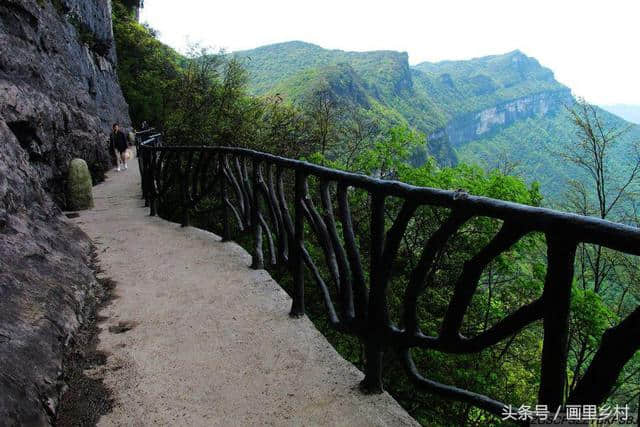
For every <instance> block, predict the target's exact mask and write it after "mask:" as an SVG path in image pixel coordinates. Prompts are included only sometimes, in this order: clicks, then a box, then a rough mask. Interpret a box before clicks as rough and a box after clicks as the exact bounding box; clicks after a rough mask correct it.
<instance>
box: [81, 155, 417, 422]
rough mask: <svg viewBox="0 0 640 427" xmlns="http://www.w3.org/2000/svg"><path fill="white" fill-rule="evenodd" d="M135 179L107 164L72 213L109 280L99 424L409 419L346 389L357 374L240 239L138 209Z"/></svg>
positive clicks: (384, 401)
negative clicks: (85, 202)
mask: <svg viewBox="0 0 640 427" xmlns="http://www.w3.org/2000/svg"><path fill="white" fill-rule="evenodd" d="M139 177H140V175H139V173H138V170H137V165H136V162H131V167H130V168H129V170H128V171H126V172H119V173H116V172H111V173H110V175H109V177H108V179H107V181H106V182H105V183H104V184H101V185H99V186H97V187H95V188H94V197H95V205H96V207H95V209H93V210H92V211H87V212H83V213H82V214H81V216H80V217H79V218H77V219H76V220H75V222H76V223H77V224H78V225H79V226H80V227H81V228H82V229H83V230H84V231H85V232H86V233H87V234H88V235H89V236H90V237H91V238H92V239H93V241H94V242H95V244H96V246H97V249H98V253H99V257H100V265H101V267H102V269H104V271H105V273H104V274H105V275H106V276H108V277H110V278H112V279H114V280H115V281H116V282H117V287H116V291H115V292H116V295H117V298H116V299H115V300H114V301H113V303H111V304H110V305H109V306H108V307H106V308H105V309H104V310H103V311H102V312H101V313H100V314H101V315H102V316H104V317H105V320H104V322H103V323H102V325H101V328H102V331H101V333H100V335H99V339H100V344H99V346H98V349H99V350H102V351H104V352H107V353H108V358H107V362H106V365H104V366H101V367H99V368H97V369H96V370H95V371H93V372H91V373H89V374H90V376H92V377H95V378H104V382H105V384H106V385H107V387H108V388H109V389H111V390H112V391H113V397H114V399H115V408H114V410H113V411H112V412H111V413H109V414H108V415H106V416H104V417H103V418H102V419H101V421H100V424H101V425H150V424H159V425H255V424H260V425H350V426H353V425H362V426H365V425H414V424H415V421H414V420H412V419H411V418H410V417H409V416H408V415H407V413H406V412H405V411H404V410H403V409H402V408H401V407H400V406H399V405H398V404H397V403H396V402H395V401H394V400H393V399H392V398H391V397H390V396H389V395H388V394H386V393H385V394H382V395H373V396H365V395H363V394H361V393H360V392H359V391H357V390H356V389H355V388H354V385H356V384H358V382H359V380H360V379H361V378H362V376H363V375H362V374H361V373H360V372H359V371H358V370H357V369H356V368H355V367H354V366H352V365H351V364H350V363H348V362H346V361H345V360H344V359H342V358H341V357H340V356H339V355H338V354H337V352H336V351H335V350H334V349H333V348H332V347H331V346H330V345H329V344H328V342H327V341H326V340H325V338H324V337H323V336H322V335H321V334H320V333H319V332H318V331H317V330H316V329H315V328H314V326H313V325H312V323H311V322H310V321H309V320H308V319H307V318H303V319H291V318H290V317H289V316H288V311H289V307H290V304H291V302H290V299H289V297H288V296H287V295H286V293H285V292H284V291H283V290H282V289H281V288H280V287H279V286H278V284H277V283H275V282H274V281H273V279H271V277H270V276H269V274H267V273H266V272H265V271H263V270H258V271H256V270H251V269H249V268H248V265H249V264H250V257H249V255H248V254H247V253H246V252H245V251H244V250H243V249H242V248H240V247H239V246H238V245H236V244H235V243H221V242H220V240H219V238H218V237H217V236H215V235H213V234H210V233H207V232H204V231H201V230H198V229H194V228H181V227H180V226H179V225H177V224H173V223H170V222H167V221H164V220H162V219H159V218H157V217H149V211H148V209H146V208H143V207H142V206H143V202H142V200H141V199H140V183H139ZM118 325H120V326H123V327H120V328H119V327H118ZM129 328H131V329H129ZM110 329H111V330H110ZM123 329H125V331H124V332H123V331H122V330H123ZM126 329H129V330H126Z"/></svg>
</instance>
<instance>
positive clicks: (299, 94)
mask: <svg viewBox="0 0 640 427" xmlns="http://www.w3.org/2000/svg"><path fill="white" fill-rule="evenodd" d="M235 55H236V56H238V57H240V58H242V59H243V60H244V64H245V66H246V68H247V70H248V73H249V87H250V90H251V91H252V92H253V93H254V94H257V95H274V94H278V95H280V96H282V97H283V98H285V99H287V98H288V99H289V100H291V101H293V102H304V100H305V99H307V98H308V97H310V96H312V95H313V94H314V93H315V92H317V91H318V90H319V88H324V90H329V91H330V92H331V93H332V94H333V96H334V98H335V99H336V100H337V101H338V102H339V103H341V104H343V105H347V106H348V107H349V108H351V109H355V110H359V111H362V112H363V113H364V114H367V115H369V116H371V117H375V119H376V121H377V122H378V123H381V124H382V126H390V125H395V124H404V125H409V126H411V127H413V128H415V129H417V130H419V131H420V132H422V133H423V134H424V135H425V136H426V137H427V139H428V150H427V151H428V152H429V154H430V155H432V156H434V157H435V158H436V160H437V161H438V163H439V164H440V165H452V164H457V163H458V161H459V160H463V161H464V162H465V163H477V164H480V165H482V166H483V167H486V168H489V169H490V168H495V167H498V168H500V167H503V166H504V164H502V163H505V162H507V163H509V164H510V165H511V166H509V168H510V172H511V173H518V174H519V175H521V176H522V177H524V178H525V179H526V180H527V181H529V182H532V181H540V182H542V184H543V185H542V191H543V193H544V194H545V195H547V196H548V197H550V198H552V199H554V198H558V197H560V196H561V195H562V192H563V188H564V186H565V184H566V183H567V182H568V180H569V179H571V178H572V177H575V174H576V173H577V172H576V170H574V169H572V168H571V167H569V168H567V165H566V162H565V161H562V160H561V159H559V158H558V156H557V152H558V151H562V147H563V146H565V145H566V144H568V143H570V141H571V139H572V138H573V137H574V134H573V131H572V127H571V123H570V121H569V118H568V116H567V108H570V107H571V106H572V105H573V104H574V102H575V99H574V97H573V96H572V94H571V89H570V88H568V87H567V86H565V85H563V84H561V83H559V82H558V81H557V80H556V79H555V77H554V74H553V71H552V70H550V69H549V68H546V67H544V66H542V65H541V64H540V63H539V62H538V61H537V60H536V59H535V58H532V57H529V56H527V55H525V54H524V53H522V52H521V51H519V50H515V51H512V52H509V53H506V54H503V55H491V56H485V57H480V58H474V59H470V60H459V61H441V62H435V63H431V62H423V63H420V64H417V65H414V66H411V65H410V64H409V57H408V55H407V53H405V52H395V51H372V52H347V51H342V50H329V49H323V48H322V47H320V46H317V45H313V44H310V43H304V42H301V41H293V42H285V43H279V44H274V45H269V46H263V47H259V48H256V49H253V50H248V51H241V52H236V53H235ZM600 111H601V114H602V116H603V117H604V118H605V120H606V121H607V122H608V123H609V124H610V125H611V126H613V127H616V128H624V127H627V126H628V125H629V123H627V122H625V121H624V120H623V119H621V118H619V117H617V116H615V115H613V114H610V113H607V112H606V111H604V110H600ZM639 137H640V129H638V127H636V128H635V129H632V130H631V132H630V133H629V134H627V135H625V136H624V137H623V138H622V141H621V142H622V144H620V146H619V148H618V150H617V151H618V152H619V153H618V156H625V155H627V154H628V153H626V151H625V149H624V148H625V146H627V144H626V143H627V142H629V141H631V140H635V139H638V138H639ZM424 159H425V157H424V156H416V157H414V163H415V164H419V163H420V162H422V161H424ZM513 165H516V166H517V167H515V168H514V167H513Z"/></svg>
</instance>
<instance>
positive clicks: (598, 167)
mask: <svg viewBox="0 0 640 427" xmlns="http://www.w3.org/2000/svg"><path fill="white" fill-rule="evenodd" d="M568 112H569V116H570V118H571V122H572V124H573V126H574V128H575V131H576V140H575V143H574V144H570V145H567V146H566V147H565V148H564V151H561V152H560V153H558V154H560V156H562V158H564V159H565V160H567V161H568V162H571V163H573V164H575V165H576V166H578V167H579V168H580V169H581V170H582V171H583V172H584V173H585V177H586V178H585V179H582V180H579V179H574V180H572V181H570V182H569V186H570V189H569V191H568V192H567V196H566V198H565V200H566V206H565V207H567V208H568V209H569V210H571V211H573V212H577V213H580V214H582V215H594V216H598V217H599V218H601V219H613V220H621V219H623V218H622V214H623V212H624V205H625V204H626V202H627V201H628V199H629V196H630V194H631V190H632V189H633V187H634V185H636V183H637V179H638V174H639V172H640V150H639V145H638V143H635V144H631V146H629V147H628V153H626V154H627V155H626V156H625V161H626V164H624V165H623V164H620V159H619V158H618V159H616V158H614V149H615V148H617V145H618V144H620V137H622V136H623V135H624V134H625V133H626V132H628V131H629V129H630V127H625V128H623V129H618V128H615V127H611V126H609V125H608V124H607V123H606V122H605V120H604V119H603V118H602V117H601V112H600V110H599V109H598V108H597V107H595V106H593V105H591V104H589V103H587V102H586V101H585V100H583V99H579V100H578V102H577V103H576V104H575V105H574V106H573V107H572V108H569V109H568ZM620 171H627V172H626V174H624V175H621V174H620ZM576 255H577V256H576V258H577V269H576V271H577V277H576V279H577V284H578V288H577V289H576V290H575V292H574V293H575V298H574V302H573V310H572V311H573V314H572V326H571V330H570V353H571V354H572V357H573V359H574V360H573V362H574V363H573V375H572V380H571V382H570V384H569V391H571V390H573V388H574V387H575V386H576V385H577V384H578V381H579V379H580V378H581V375H582V373H583V370H584V368H586V366H587V364H588V362H589V360H590V358H591V357H592V356H593V354H594V353H595V351H596V350H597V346H598V344H599V337H600V336H601V335H602V333H603V332H604V331H605V329H606V328H607V327H609V326H611V324H612V323H613V322H614V320H615V319H614V318H615V317H620V316H621V315H622V314H623V311H622V307H624V299H625V297H626V296H632V294H633V292H631V290H630V289H629V287H630V286H631V284H633V282H630V281H629V280H628V279H632V277H631V276H632V273H633V272H635V271H636V269H635V268H633V266H634V265H637V260H635V259H631V258H630V257H625V256H623V255H621V254H619V253H616V252H613V251H609V250H607V249H606V248H603V247H602V246H598V245H595V246H594V245H588V244H581V245H580V246H579V248H578V251H577V253H576ZM625 273H626V274H625ZM623 276H626V277H623ZM614 288H615V289H614ZM609 294H610V295H613V296H616V297H617V298H618V299H617V302H614V301H613V300H611V299H612V298H611V296H609ZM608 300H611V301H610V303H609V304H607V302H609V301H608ZM616 308H617V309H616ZM585 313H589V315H587V316H585V315H584V314H585Z"/></svg>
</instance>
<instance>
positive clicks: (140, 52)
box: [113, 1, 184, 128]
mask: <svg viewBox="0 0 640 427" xmlns="http://www.w3.org/2000/svg"><path fill="white" fill-rule="evenodd" d="M113 32H114V37H115V41H116V50H117V52H118V78H119V80H120V87H121V88H122V92H123V93H124V96H125V98H126V100H127V102H128V103H129V113H130V115H131V119H132V121H133V123H134V125H136V126H138V125H139V124H140V123H141V122H142V121H147V122H148V123H149V124H150V125H153V126H156V127H159V128H160V127H161V125H162V123H163V119H164V114H165V112H166V102H167V101H166V98H167V96H168V87H169V85H170V83H171V82H172V81H173V80H174V79H175V78H177V76H178V74H179V73H180V69H181V67H180V64H181V63H182V62H183V61H184V59H183V58H182V57H181V56H180V55H179V54H178V53H177V52H175V51H174V50H173V49H171V48H169V47H168V46H166V45H164V44H162V43H161V42H159V41H158V40H157V39H156V38H155V33H154V32H153V30H151V29H150V28H148V27H145V26H143V25H140V24H139V23H138V22H136V20H135V19H133V17H132V15H131V13H130V11H129V10H128V9H127V7H125V6H124V5H123V4H122V3H121V2H120V1H114V2H113Z"/></svg>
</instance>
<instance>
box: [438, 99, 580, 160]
mask: <svg viewBox="0 0 640 427" xmlns="http://www.w3.org/2000/svg"><path fill="white" fill-rule="evenodd" d="M572 102H573V98H572V96H571V91H570V90H569V89H561V90H555V91H543V92H539V93H534V94H531V95H528V96H524V97H521V98H516V99H512V100H509V101H505V102H501V103H499V104H498V105H495V106H492V107H489V108H484V109H482V110H479V111H474V112H471V113H466V114H461V115H458V116H456V117H455V118H453V119H452V120H450V121H449V122H448V123H447V125H446V126H444V127H442V128H439V129H437V130H436V131H434V132H432V133H431V134H430V135H429V140H430V141H443V142H446V143H447V144H449V145H451V146H452V147H453V148H455V149H457V148H459V147H461V146H462V145H464V144H465V143H467V142H469V141H474V140H477V139H479V138H483V137H486V136H490V135H492V134H494V133H496V132H498V131H500V130H501V129H504V128H505V127H507V126H510V125H512V124H513V123H515V122H517V121H520V120H525V119H528V118H532V117H544V116H546V115H550V114H556V113H557V112H558V111H561V110H562V109H563V108H564V106H565V105H571V104H572Z"/></svg>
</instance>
